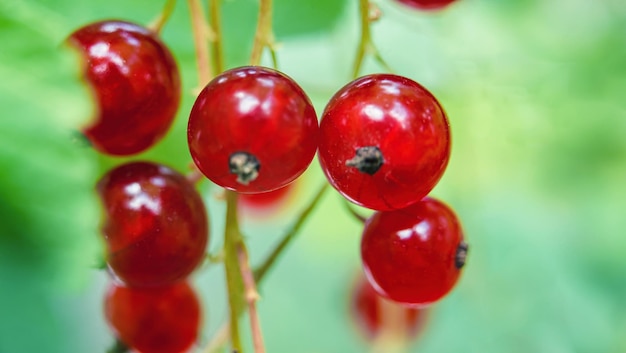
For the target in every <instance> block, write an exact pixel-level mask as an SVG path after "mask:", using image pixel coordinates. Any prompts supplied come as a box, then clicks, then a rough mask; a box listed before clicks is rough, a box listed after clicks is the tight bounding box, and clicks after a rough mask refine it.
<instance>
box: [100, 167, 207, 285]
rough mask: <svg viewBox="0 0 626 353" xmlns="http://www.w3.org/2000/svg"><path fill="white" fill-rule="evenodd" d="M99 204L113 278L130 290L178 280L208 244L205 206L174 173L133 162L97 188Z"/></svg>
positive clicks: (199, 256) (107, 175) (194, 262)
mask: <svg viewBox="0 0 626 353" xmlns="http://www.w3.org/2000/svg"><path fill="white" fill-rule="evenodd" d="M97 189H98V192H99V194H100V197H101V198H102V201H103V203H104V210H105V212H106V219H105V222H104V226H103V233H104V237H105V241H106V245H107V248H108V256H107V262H108V264H109V267H110V269H111V270H112V272H113V273H114V274H115V275H116V276H117V277H118V278H119V279H120V280H121V281H123V282H124V283H126V284H127V285H129V286H157V285H164V284H168V283H172V282H174V281H178V280H181V279H183V278H185V277H186V276H187V275H189V274H190V273H191V272H192V271H193V270H194V269H195V268H196V266H197V265H198V264H199V263H200V262H201V261H202V259H203V258H204V255H205V250H206V245H207V241H208V219H207V213H206V210H205V207H204V203H203V202H202V199H201V197H200V195H199V194H198V192H197V191H196V189H195V188H194V186H193V185H192V184H190V183H189V182H188V181H187V179H185V177H184V176H182V175H181V174H179V173H177V172H175V171H174V170H172V169H170V168H167V167H165V166H162V165H158V164H153V163H147V162H132V163H128V164H124V165H122V166H119V167H117V168H115V169H113V170H111V171H110V172H109V173H107V174H106V175H105V176H104V177H103V178H102V179H101V180H100V181H99V182H98V186H97Z"/></svg>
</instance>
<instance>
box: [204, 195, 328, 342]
mask: <svg viewBox="0 0 626 353" xmlns="http://www.w3.org/2000/svg"><path fill="white" fill-rule="evenodd" d="M327 189H328V184H327V183H324V185H323V186H322V187H321V188H320V189H319V191H318V192H317V194H316V195H315V196H314V197H313V200H311V202H310V203H309V205H308V206H307V207H306V208H305V209H304V210H302V213H300V215H299V216H298V218H297V219H296V221H295V222H294V224H293V226H292V227H291V228H290V229H289V230H288V231H287V233H286V234H285V235H284V236H283V238H282V240H281V242H280V243H279V244H278V245H277V246H276V248H274V250H273V251H272V252H271V253H270V255H269V256H268V257H267V258H266V259H265V261H264V262H263V263H262V264H261V265H260V266H259V267H258V268H257V269H256V270H254V271H253V274H254V279H255V280H256V284H257V285H259V284H260V283H261V282H262V281H263V279H264V278H265V275H266V274H267V272H268V271H269V270H270V269H271V268H272V266H273V265H274V264H275V263H276V260H277V259H278V257H279V256H280V254H281V253H282V252H283V251H284V250H285V249H286V248H287V245H289V243H290V242H291V241H293V239H295V236H296V235H297V234H298V232H299V231H300V229H301V228H302V226H303V225H304V222H305V221H306V220H307V219H308V218H309V216H310V215H311V213H312V212H313V210H314V209H315V207H316V206H317V205H318V204H319V202H320V200H321V199H322V196H323V195H324V192H325V191H326V190H327ZM245 305H246V304H245V302H244V301H243V299H242V301H241V302H240V303H239V306H240V307H239V308H238V312H239V313H240V314H241V313H243V311H244V310H245ZM232 317H233V316H231V318H232ZM229 326H232V324H231V323H229V322H226V323H224V324H223V325H222V327H221V328H220V329H219V330H218V333H217V334H216V335H215V336H214V337H213V340H211V342H209V344H208V346H207V347H206V348H205V350H203V351H202V352H203V353H213V352H216V351H217V349H219V348H220V347H221V346H222V345H224V343H225V342H226V341H227V340H228V331H229Z"/></svg>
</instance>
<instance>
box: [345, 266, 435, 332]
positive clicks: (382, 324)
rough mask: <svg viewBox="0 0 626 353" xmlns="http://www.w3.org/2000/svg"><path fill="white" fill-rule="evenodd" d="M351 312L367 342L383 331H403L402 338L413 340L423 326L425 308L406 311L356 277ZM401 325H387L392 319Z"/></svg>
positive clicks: (403, 307)
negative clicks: (399, 329)
mask: <svg viewBox="0 0 626 353" xmlns="http://www.w3.org/2000/svg"><path fill="white" fill-rule="evenodd" d="M350 309H351V313H352V317H353V318H354V321H355V322H356V323H357V326H358V328H359V329H360V331H361V332H362V333H363V334H364V336H365V337H366V338H367V339H370V340H373V339H375V338H376V337H377V336H378V335H379V334H380V333H381V332H382V331H384V330H385V329H395V328H402V329H404V330H406V332H405V333H404V338H405V339H410V338H415V336H416V335H417V334H418V333H419V332H420V331H421V329H422V328H423V326H424V320H425V318H426V315H427V313H426V312H427V310H426V309H417V308H409V307H405V306H402V305H398V304H397V303H394V302H391V301H387V300H386V299H384V298H382V297H381V296H379V295H378V294H377V293H376V291H375V290H374V288H372V286H371V285H370V284H369V282H368V281H367V280H366V279H365V277H364V276H362V275H359V277H358V279H357V282H356V285H355V286H354V288H353V292H352V300H351V306H350ZM394 319H395V320H400V321H401V322H390V321H391V320H394Z"/></svg>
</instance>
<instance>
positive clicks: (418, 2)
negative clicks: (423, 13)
mask: <svg viewBox="0 0 626 353" xmlns="http://www.w3.org/2000/svg"><path fill="white" fill-rule="evenodd" d="M397 1H398V2H401V3H403V4H405V5H407V6H410V7H413V8H416V9H418V10H440V9H443V8H445V7H447V6H448V5H450V4H452V3H453V2H455V1H456V0H397Z"/></svg>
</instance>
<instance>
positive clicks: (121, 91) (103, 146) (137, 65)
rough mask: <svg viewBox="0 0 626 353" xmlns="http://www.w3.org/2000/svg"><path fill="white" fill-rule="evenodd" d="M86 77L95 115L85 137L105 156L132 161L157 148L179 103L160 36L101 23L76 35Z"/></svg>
mask: <svg viewBox="0 0 626 353" xmlns="http://www.w3.org/2000/svg"><path fill="white" fill-rule="evenodd" d="M69 42H70V43H71V44H73V45H75V46H76V47H78V48H79V49H80V52H81V55H82V57H83V58H84V61H85V67H84V70H85V71H84V76H85V80H86V81H87V82H88V83H89V84H90V86H91V88H92V90H93V94H94V96H95V99H96V109H97V113H96V116H95V119H94V121H93V122H92V125H91V126H89V127H87V128H85V130H84V133H85V135H86V136H87V138H89V140H90V141H91V143H92V144H93V146H94V147H95V148H96V149H97V150H99V151H101V152H103V153H107V154H112V155H131V154H135V153H139V152H141V151H143V150H145V149H147V148H148V147H150V146H152V145H153V144H155V143H156V142H157V141H158V140H159V139H160V138H161V137H163V135H165V133H166V132H167V130H168V129H169V127H170V125H171V123H172V121H173V120H174V117H175V115H176V111H177V110H178V104H179V101H180V78H179V74H178V68H177V67H176V63H175V61H174V58H173V57H172V54H170V52H169V50H168V49H167V48H166V46H165V45H164V44H163V43H162V42H161V41H160V40H159V38H158V37H157V36H156V34H154V33H152V32H151V31H149V30H148V29H146V28H143V27H141V26H139V25H136V24H133V23H128V22H122V21H102V22H96V23H92V24H90V25H87V26H85V27H82V28H80V29H78V30H76V31H75V32H74V33H72V35H71V36H70V38H69Z"/></svg>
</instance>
